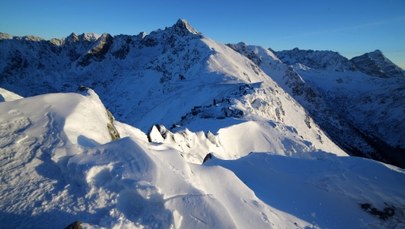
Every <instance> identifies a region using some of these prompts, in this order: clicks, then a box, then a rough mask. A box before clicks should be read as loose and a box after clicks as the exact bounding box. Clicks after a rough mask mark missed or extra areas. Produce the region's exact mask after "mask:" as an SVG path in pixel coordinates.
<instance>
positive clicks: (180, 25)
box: [172, 19, 200, 35]
mask: <svg viewBox="0 0 405 229" xmlns="http://www.w3.org/2000/svg"><path fill="white" fill-rule="evenodd" d="M172 28H173V29H174V31H176V33H178V34H179V35H180V34H182V35H185V34H187V33H192V34H200V33H199V32H198V31H197V30H196V29H194V28H193V27H192V26H191V25H190V23H188V21H186V20H185V19H179V20H177V22H176V24H174V25H173V26H172Z"/></svg>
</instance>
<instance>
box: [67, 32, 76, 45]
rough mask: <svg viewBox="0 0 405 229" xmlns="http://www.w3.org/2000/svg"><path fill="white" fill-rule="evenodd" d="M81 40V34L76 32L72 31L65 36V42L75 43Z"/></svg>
mask: <svg viewBox="0 0 405 229" xmlns="http://www.w3.org/2000/svg"><path fill="white" fill-rule="evenodd" d="M78 41H79V36H78V35H77V34H76V33H71V34H70V35H69V36H67V37H66V38H65V43H74V42H78Z"/></svg>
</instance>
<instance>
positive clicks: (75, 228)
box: [65, 221, 83, 229]
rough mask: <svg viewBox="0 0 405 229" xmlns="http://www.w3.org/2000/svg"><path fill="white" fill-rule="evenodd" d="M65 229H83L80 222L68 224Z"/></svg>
mask: <svg viewBox="0 0 405 229" xmlns="http://www.w3.org/2000/svg"><path fill="white" fill-rule="evenodd" d="M65 229H83V226H82V223H81V222H80V221H75V222H73V223H71V224H69V225H68V226H67V227H65Z"/></svg>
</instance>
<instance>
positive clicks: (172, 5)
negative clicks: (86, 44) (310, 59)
mask: <svg viewBox="0 0 405 229" xmlns="http://www.w3.org/2000/svg"><path fill="white" fill-rule="evenodd" d="M178 18H184V19H186V20H187V21H189V22H190V24H191V25H193V26H194V27H195V28H196V29H197V30H199V31H200V32H202V33H203V34H204V35H206V36H208V37H210V38H213V39H215V40H217V41H220V42H222V43H235V42H239V41H244V42H245V43H248V44H255V45H261V46H264V47H270V48H272V49H274V50H283V49H292V48H294V47H299V48H301V49H318V50H334V51H338V52H339V53H341V54H343V55H345V56H347V57H349V58H350V57H353V56H355V55H360V54H362V53H365V52H368V51H373V50H375V49H380V50H382V51H383V52H384V54H385V55H386V56H387V57H389V58H390V59H391V60H393V61H394V62H395V63H396V64H398V65H400V66H401V67H402V68H405V0H284V1H281V0H278V1H272V0H256V1H255V0H250V1H247V0H246V1H240V0H233V1H229V0H216V1H213V0H204V1H193V0H171V1H169V0H161V1H157V0H142V1H136V0H132V1H129V0H125V1H120V0H110V1H105V0H99V1H95V0H1V2H0V31H1V32H5V33H9V34H12V35H19V36H20V35H37V36H40V37H43V38H52V37H58V38H60V37H66V36H67V35H69V34H70V33H71V32H76V33H83V32H95V33H99V34H101V33H104V32H107V33H111V34H113V35H116V34H132V35H134V34H138V33H139V32H142V31H145V32H151V31H153V30H156V29H158V28H164V27H166V26H171V25H172V24H174V23H175V22H176V20H177V19H178Z"/></svg>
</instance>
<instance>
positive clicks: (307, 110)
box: [0, 20, 405, 229]
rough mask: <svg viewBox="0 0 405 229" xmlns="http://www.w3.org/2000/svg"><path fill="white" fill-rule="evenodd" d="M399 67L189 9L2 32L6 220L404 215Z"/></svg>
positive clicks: (233, 224) (183, 221)
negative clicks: (64, 29)
mask: <svg viewBox="0 0 405 229" xmlns="http://www.w3.org/2000/svg"><path fill="white" fill-rule="evenodd" d="M367 66H372V68H371V69H368V68H367ZM400 70H401V69H399V68H397V67H396V66H395V65H394V64H393V63H392V62H390V61H389V60H388V59H386V58H385V57H384V56H383V54H382V53H381V52H379V51H375V52H373V53H369V54H365V55H363V56H360V57H358V58H356V59H355V58H354V59H352V60H348V59H347V58H345V57H342V56H340V55H339V54H338V53H336V52H331V51H312V50H298V49H294V50H291V51H282V52H273V51H272V50H270V49H266V48H263V47H259V46H251V45H246V44H244V43H238V44H228V45H224V44H220V43H218V42H216V41H214V40H212V39H210V38H207V37H205V36H204V35H202V34H201V33H199V32H198V31H197V30H195V29H194V28H192V27H191V25H190V24H188V23H187V22H186V21H185V20H179V21H178V22H177V23H176V24H175V25H173V26H171V27H168V28H165V29H163V30H157V31H153V32H151V33H150V34H145V33H140V34H139V35H136V36H128V35H118V36H114V37H113V36H111V35H109V34H102V35H96V34H90V33H89V34H81V35H77V34H74V33H72V34H71V35H70V36H68V37H67V38H64V39H52V40H50V41H46V40H43V39H40V38H37V37H30V36H28V37H13V36H11V35H7V34H2V33H0V87H1V88H0V228H2V227H7V228H65V227H66V226H68V225H70V224H72V223H74V222H79V221H80V223H78V224H80V225H81V226H83V227H84V228H185V229H188V228H207V229H208V228H241V229H245V228H277V229H278V228H337V229H339V228H405V192H404V191H403V190H405V170H403V169H401V168H398V167H396V166H393V165H390V164H397V165H399V166H401V165H403V163H405V159H404V157H403V155H404V154H401V152H403V150H404V144H405V141H403V140H404V136H405V134H403V133H405V132H404V130H405V127H404V124H405V121H404V119H405V116H403V113H404V112H405V106H404V104H405V101H404V98H405V93H404V92H405V90H404V88H405V87H404V86H403V85H405V84H404V82H405V81H404V79H405V78H403V77H402V75H401V74H403V72H402V70H401V72H400V73H399V71H400ZM401 77H402V78H401ZM3 88H4V89H3ZM90 88H92V89H90ZM55 92H58V93H55ZM23 97H24V98H23ZM115 118H116V119H117V120H116V119H115ZM350 155H351V156H350ZM353 155H361V156H366V157H369V158H374V159H378V160H380V161H386V162H389V163H390V164H387V163H383V162H378V161H374V160H371V159H365V158H360V157H354V156H353Z"/></svg>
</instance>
